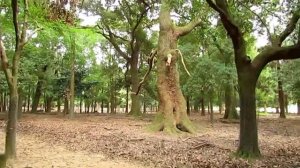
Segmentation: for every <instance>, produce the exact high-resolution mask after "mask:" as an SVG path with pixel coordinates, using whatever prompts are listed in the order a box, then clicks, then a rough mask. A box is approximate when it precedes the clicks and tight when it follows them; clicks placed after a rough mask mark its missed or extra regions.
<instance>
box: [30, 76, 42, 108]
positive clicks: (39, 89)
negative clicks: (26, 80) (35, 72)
mask: <svg viewBox="0 0 300 168" xmlns="http://www.w3.org/2000/svg"><path fill="white" fill-rule="evenodd" d="M42 86H43V82H42V80H41V79H39V80H38V83H37V84H36V90H35V94H34V97H33V102H32V106H31V112H32V113H36V112H37V108H38V105H39V102H40V98H41V96H42Z"/></svg>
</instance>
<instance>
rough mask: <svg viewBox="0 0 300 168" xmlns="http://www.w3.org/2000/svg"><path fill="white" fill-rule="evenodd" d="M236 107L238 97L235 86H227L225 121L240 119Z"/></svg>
mask: <svg viewBox="0 0 300 168" xmlns="http://www.w3.org/2000/svg"><path fill="white" fill-rule="evenodd" d="M235 106H236V97H235V91H234V89H233V86H231V85H229V84H228V85H226V86H225V114H224V119H238V118H239V116H238V114H237V111H236V109H235Z"/></svg>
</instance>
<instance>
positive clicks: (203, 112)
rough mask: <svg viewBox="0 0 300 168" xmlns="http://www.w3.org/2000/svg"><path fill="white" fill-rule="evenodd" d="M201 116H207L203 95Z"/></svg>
mask: <svg viewBox="0 0 300 168" xmlns="http://www.w3.org/2000/svg"><path fill="white" fill-rule="evenodd" d="M200 102H201V116H205V104H204V97H201V99H200Z"/></svg>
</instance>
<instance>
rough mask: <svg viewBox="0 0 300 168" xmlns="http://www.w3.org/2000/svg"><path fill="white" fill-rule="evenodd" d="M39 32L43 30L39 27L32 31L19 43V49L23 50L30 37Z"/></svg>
mask: <svg viewBox="0 0 300 168" xmlns="http://www.w3.org/2000/svg"><path fill="white" fill-rule="evenodd" d="M40 30H43V28H40V27H39V28H36V29H35V30H33V32H32V33H31V34H29V35H28V37H27V40H26V41H21V43H20V47H21V48H23V47H24V46H25V45H26V44H27V43H28V41H30V40H31V39H32V36H33V35H35V34H36V33H37V32H39V31H40Z"/></svg>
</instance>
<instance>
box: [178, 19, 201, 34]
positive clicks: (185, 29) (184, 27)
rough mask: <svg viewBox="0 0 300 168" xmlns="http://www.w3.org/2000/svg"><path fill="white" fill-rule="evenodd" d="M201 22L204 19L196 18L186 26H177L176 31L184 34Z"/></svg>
mask: <svg viewBox="0 0 300 168" xmlns="http://www.w3.org/2000/svg"><path fill="white" fill-rule="evenodd" d="M201 23H202V21H201V20H200V19H199V18H198V19H195V20H193V21H191V22H190V23H188V24H186V25H185V26H181V27H176V33H177V35H178V36H184V35H186V34H188V33H189V32H191V31H192V30H193V29H194V28H195V27H197V26H199V25H200V24H201Z"/></svg>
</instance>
